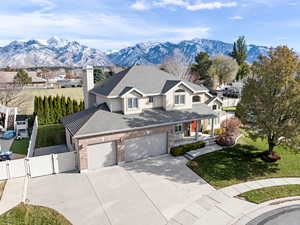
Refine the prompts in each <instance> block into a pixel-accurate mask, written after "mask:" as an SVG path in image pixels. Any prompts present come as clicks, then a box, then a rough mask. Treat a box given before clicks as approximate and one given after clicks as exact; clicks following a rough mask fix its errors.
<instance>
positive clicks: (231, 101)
mask: <svg viewBox="0 0 300 225" xmlns="http://www.w3.org/2000/svg"><path fill="white" fill-rule="evenodd" d="M240 100H241V99H239V98H224V99H223V107H232V106H237V105H238V104H239V102H240Z"/></svg>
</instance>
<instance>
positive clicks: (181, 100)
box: [175, 95, 185, 105]
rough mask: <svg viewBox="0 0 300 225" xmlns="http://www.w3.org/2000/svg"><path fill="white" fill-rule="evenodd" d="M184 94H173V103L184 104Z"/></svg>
mask: <svg viewBox="0 0 300 225" xmlns="http://www.w3.org/2000/svg"><path fill="white" fill-rule="evenodd" d="M184 104H185V95H175V105H184Z"/></svg>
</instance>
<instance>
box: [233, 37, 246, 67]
mask: <svg viewBox="0 0 300 225" xmlns="http://www.w3.org/2000/svg"><path fill="white" fill-rule="evenodd" d="M230 56H231V57H232V58H234V59H235V60H236V61H237V63H238V64H239V65H241V64H243V63H244V62H245V61H246V59H247V57H248V50H247V44H246V39H245V36H241V37H239V38H238V40H237V41H236V42H234V44H233V51H232V52H231V53H230Z"/></svg>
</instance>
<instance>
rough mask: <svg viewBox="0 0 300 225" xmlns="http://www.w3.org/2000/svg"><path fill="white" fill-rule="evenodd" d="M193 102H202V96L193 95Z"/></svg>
mask: <svg viewBox="0 0 300 225" xmlns="http://www.w3.org/2000/svg"><path fill="white" fill-rule="evenodd" d="M193 102H194V103H200V102H201V98H200V96H193Z"/></svg>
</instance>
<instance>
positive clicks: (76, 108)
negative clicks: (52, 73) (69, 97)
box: [73, 99, 80, 113]
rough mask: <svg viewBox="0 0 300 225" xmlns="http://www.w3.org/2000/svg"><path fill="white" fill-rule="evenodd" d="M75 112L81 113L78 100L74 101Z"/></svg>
mask: <svg viewBox="0 0 300 225" xmlns="http://www.w3.org/2000/svg"><path fill="white" fill-rule="evenodd" d="M73 110H74V113H77V112H79V111H80V110H79V105H78V102H77V100H75V99H74V100H73Z"/></svg>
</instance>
